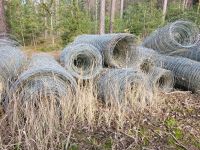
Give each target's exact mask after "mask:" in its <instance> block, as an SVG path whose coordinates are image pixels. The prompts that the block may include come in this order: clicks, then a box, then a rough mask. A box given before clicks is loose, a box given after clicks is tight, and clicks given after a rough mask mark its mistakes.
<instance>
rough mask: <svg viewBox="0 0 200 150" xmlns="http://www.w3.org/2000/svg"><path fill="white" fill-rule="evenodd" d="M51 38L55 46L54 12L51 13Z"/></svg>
mask: <svg viewBox="0 0 200 150" xmlns="http://www.w3.org/2000/svg"><path fill="white" fill-rule="evenodd" d="M50 19H51V40H52V45H53V46H54V44H55V37H54V27H53V14H52V13H51V17H50Z"/></svg>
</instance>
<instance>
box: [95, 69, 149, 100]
mask: <svg viewBox="0 0 200 150" xmlns="http://www.w3.org/2000/svg"><path fill="white" fill-rule="evenodd" d="M95 81H96V82H97V83H96V87H97V91H98V92H97V93H98V96H99V98H100V99H101V100H103V102H105V103H112V102H114V103H116V102H117V103H123V102H125V101H126V100H128V101H133V100H134V101H143V102H144V101H145V102H147V100H148V99H147V97H149V98H150V95H149V94H150V93H151V92H150V89H149V90H148V94H147V93H145V92H147V90H146V88H147V86H148V84H146V80H145V78H144V75H143V73H141V72H140V71H138V70H137V69H133V68H127V69H105V70H103V72H102V73H101V74H100V75H99V76H98V78H96V80H95ZM147 95H148V96H147Z"/></svg>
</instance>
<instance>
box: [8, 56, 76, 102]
mask: <svg viewBox="0 0 200 150" xmlns="http://www.w3.org/2000/svg"><path fill="white" fill-rule="evenodd" d="M76 89H77V83H76V81H75V79H74V78H73V77H72V76H71V75H70V74H69V73H68V72H67V71H66V70H65V69H64V68H63V67H61V66H60V65H59V64H58V63H57V62H56V60H55V59H54V58H53V57H51V56H49V55H47V54H36V55H34V56H33V57H32V59H31V61H30V64H29V66H28V68H27V70H26V71H25V72H23V73H22V74H21V75H20V76H19V78H18V80H17V81H16V82H15V83H14V84H13V86H12V87H11V90H10V95H9V97H8V98H7V101H6V103H5V105H7V104H8V100H9V98H10V99H11V98H13V96H14V97H18V98H19V99H20V100H22V101H28V100H30V99H32V100H38V99H41V98H47V99H51V98H52V97H53V98H55V99H57V100H59V99H61V98H63V97H65V96H69V97H73V96H74V94H75V92H76ZM66 100H67V99H66Z"/></svg>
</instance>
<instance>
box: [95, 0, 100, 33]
mask: <svg viewBox="0 0 200 150" xmlns="http://www.w3.org/2000/svg"><path fill="white" fill-rule="evenodd" d="M98 6H99V1H98V0H95V22H96V23H95V33H97V32H98V8H99V7H98Z"/></svg>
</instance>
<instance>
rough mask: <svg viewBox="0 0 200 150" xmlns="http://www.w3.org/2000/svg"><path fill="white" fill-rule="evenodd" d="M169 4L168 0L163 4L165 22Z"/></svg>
mask: <svg viewBox="0 0 200 150" xmlns="http://www.w3.org/2000/svg"><path fill="white" fill-rule="evenodd" d="M167 4H168V0H164V4H163V18H162V19H163V23H164V22H165V17H166V14H167Z"/></svg>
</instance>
